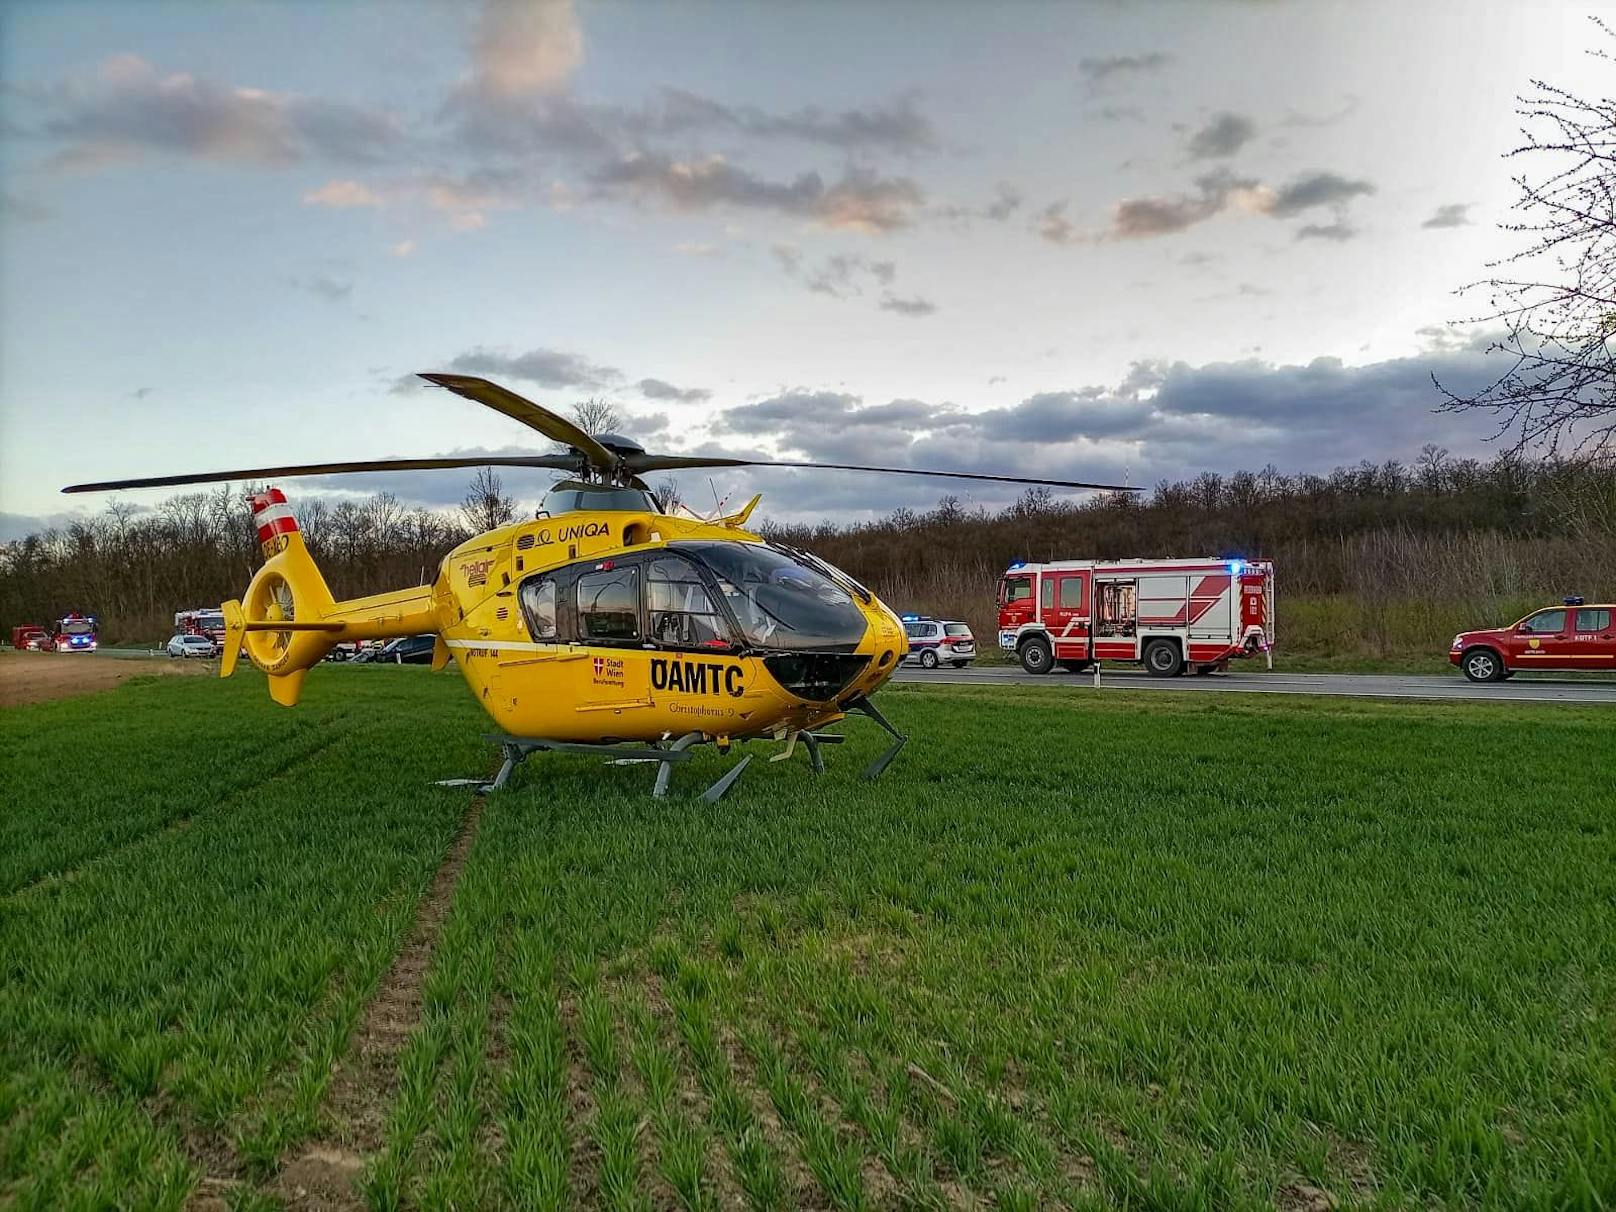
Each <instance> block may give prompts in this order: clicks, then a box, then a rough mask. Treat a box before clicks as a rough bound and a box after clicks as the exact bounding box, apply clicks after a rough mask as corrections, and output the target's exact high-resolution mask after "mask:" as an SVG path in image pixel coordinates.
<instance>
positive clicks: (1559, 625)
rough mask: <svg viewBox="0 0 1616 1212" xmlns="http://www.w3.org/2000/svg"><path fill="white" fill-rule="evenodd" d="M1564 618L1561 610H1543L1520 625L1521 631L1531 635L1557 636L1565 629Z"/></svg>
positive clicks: (1563, 612)
mask: <svg viewBox="0 0 1616 1212" xmlns="http://www.w3.org/2000/svg"><path fill="white" fill-rule="evenodd" d="M1565 616H1566V612H1565V611H1563V610H1545V611H1543V612H1542V613H1541V614H1534V615H1533V616H1532V617H1531V618H1529V619H1527V620H1526V622H1524V623H1522V624H1521V630H1522V631H1524V632H1527V633H1528V634H1531V635H1559V634H1560V631H1561V629H1563V628H1564V627H1565Z"/></svg>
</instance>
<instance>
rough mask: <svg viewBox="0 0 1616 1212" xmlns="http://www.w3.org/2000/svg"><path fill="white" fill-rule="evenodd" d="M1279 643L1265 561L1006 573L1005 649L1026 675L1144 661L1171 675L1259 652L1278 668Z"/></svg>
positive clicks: (1078, 564)
mask: <svg viewBox="0 0 1616 1212" xmlns="http://www.w3.org/2000/svg"><path fill="white" fill-rule="evenodd" d="M1273 646H1274V566H1273V564H1272V563H1270V562H1268V561H1266V560H1213V559H1204V560H1122V561H1118V562H1115V563H1100V562H1098V561H1094V560H1064V561H1061V562H1059V563H1054V564H1012V565H1011V566H1010V567H1009V568H1008V569H1007V570H1006V571H1005V574H1004V577H1003V578H1002V579H1001V580H1000V581H999V647H1000V648H1003V649H1004V650H1005V651H1007V652H1013V653H1015V654H1016V657H1017V659H1018V660H1020V662H1021V667H1022V668H1023V669H1025V670H1026V671H1027V672H1028V673H1048V672H1049V671H1050V670H1051V669H1053V668H1055V666H1057V665H1059V666H1061V667H1063V668H1065V669H1070V670H1072V671H1073V672H1077V671H1080V670H1083V669H1087V668H1089V667H1090V666H1091V665H1092V664H1093V663H1094V662H1095V661H1142V662H1143V663H1144V666H1145V668H1146V669H1147V670H1149V671H1150V672H1151V673H1153V674H1156V675H1157V676H1158V677H1173V676H1175V675H1176V674H1180V673H1183V672H1184V671H1185V670H1186V669H1194V670H1195V672H1197V673H1211V672H1212V671H1213V670H1215V669H1222V668H1224V667H1226V666H1227V665H1228V663H1229V661H1230V660H1232V659H1234V658H1236V657H1243V656H1252V655H1255V654H1256V653H1259V652H1260V653H1263V654H1264V655H1265V656H1267V658H1268V663H1269V666H1270V667H1272V665H1273V656H1272V650H1273Z"/></svg>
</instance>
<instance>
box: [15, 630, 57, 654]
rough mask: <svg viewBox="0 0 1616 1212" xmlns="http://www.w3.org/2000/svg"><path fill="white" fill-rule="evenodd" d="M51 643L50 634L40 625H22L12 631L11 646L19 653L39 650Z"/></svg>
mask: <svg viewBox="0 0 1616 1212" xmlns="http://www.w3.org/2000/svg"><path fill="white" fill-rule="evenodd" d="M49 643H50V634H49V633H48V632H47V631H46V630H45V629H44V628H43V627H41V626H40V625H39V624H38V623H22V624H20V625H18V626H16V627H13V628H12V629H11V646H12V647H13V648H15V649H16V650H17V651H18V652H24V651H27V650H30V649H33V650H37V649H40V648H44V647H46V646H47V645H48V644H49Z"/></svg>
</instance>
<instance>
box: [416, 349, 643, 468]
mask: <svg viewBox="0 0 1616 1212" xmlns="http://www.w3.org/2000/svg"><path fill="white" fill-rule="evenodd" d="M421 378H423V379H425V380H426V381H427V382H428V383H436V384H437V385H438V386H439V387H447V388H448V389H449V390H450V391H452V392H454V393H455V394H456V395H459V396H465V397H466V399H468V400H475V401H476V402H477V403H479V404H482V405H485V406H486V407H488V408H492V409H493V410H494V411H495V412H499V413H504V414H505V415H506V416H507V417H510V418H511V420H513V421H520V422H521V423H522V424H523V425H526V426H527V427H528V428H529V429H533V430H537V431H538V432H539V433H542V434H543V435H544V436H545V437H547V438H550V439H552V440H553V441H556V442H560V443H561V444H562V445H563V446H570V447H572V448H573V449H574V450H576V451H577V452H578V453H579V454H581V455H583V457H584V458H585V459H587V460H588V461H589V463H590V465H591V466H593V467H595V468H597V469H598V470H600V471H603V472H610V471H612V470H613V469H614V468H615V467H616V466H617V456H616V455H614V454H612V452H611V451H609V450H607V449H606V448H605V447H604V446H602V445H601V444H600V443H599V442H597V441H595V439H594V438H592V437H590V436H589V434H588V433H586V432H585V431H584V430H582V429H580V428H579V427H578V426H576V425H574V424H573V423H572V422H571V421H569V420H567V418H566V417H563V416H561V415H559V414H557V413H553V412H551V411H550V410H549V409H548V408H540V407H539V406H538V405H537V404H535V403H533V401H532V400H525V399H523V398H522V397H521V396H519V395H517V394H516V393H515V392H514V391H511V390H510V389H509V388H506V387H501V386H500V385H499V384H498V383H490V382H489V381H488V380H487V379H479V378H477V377H476V376H475V375H447V374H437V373H428V374H422V375H421Z"/></svg>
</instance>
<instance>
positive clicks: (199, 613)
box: [174, 606, 224, 646]
mask: <svg viewBox="0 0 1616 1212" xmlns="http://www.w3.org/2000/svg"><path fill="white" fill-rule="evenodd" d="M174 630H175V631H177V632H179V634H180V635H205V636H207V637H208V639H210V640H212V641H213V642H214V643H215V644H218V645H220V646H223V644H224V611H222V610H220V609H219V608H218V607H217V606H201V607H198V608H197V609H196V610H179V611H176V612H175V613H174Z"/></svg>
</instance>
